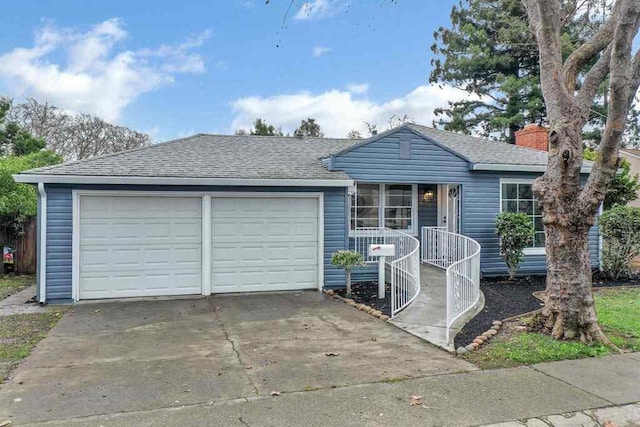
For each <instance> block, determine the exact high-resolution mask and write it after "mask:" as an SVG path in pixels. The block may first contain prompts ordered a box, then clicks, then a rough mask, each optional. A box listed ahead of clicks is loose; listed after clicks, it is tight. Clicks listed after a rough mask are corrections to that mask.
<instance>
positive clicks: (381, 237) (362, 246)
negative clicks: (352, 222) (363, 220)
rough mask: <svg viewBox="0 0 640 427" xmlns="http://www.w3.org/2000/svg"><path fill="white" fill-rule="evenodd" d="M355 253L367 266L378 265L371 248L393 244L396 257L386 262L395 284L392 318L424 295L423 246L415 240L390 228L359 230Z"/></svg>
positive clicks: (392, 295)
mask: <svg viewBox="0 0 640 427" xmlns="http://www.w3.org/2000/svg"><path fill="white" fill-rule="evenodd" d="M354 238H355V250H356V251H358V252H360V253H361V254H362V255H363V256H364V259H365V262H367V263H377V261H378V258H377V257H370V256H369V254H368V249H369V245H373V244H376V245H379V244H387V245H388V244H391V245H395V247H396V254H395V256H393V257H387V258H386V271H387V277H388V279H389V282H390V284H391V317H394V316H395V315H396V314H398V313H399V312H400V311H402V310H403V309H404V308H406V307H407V306H408V305H409V304H411V303H412V302H413V300H415V299H416V297H417V296H418V294H419V293H420V242H419V241H418V239H416V238H415V237H413V236H411V235H409V234H406V233H403V232H401V231H397V230H392V229H390V228H377V227H375V228H373V227H372V228H358V229H357V230H356V231H355V232H354Z"/></svg>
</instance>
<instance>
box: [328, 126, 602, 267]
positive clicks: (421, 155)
mask: <svg viewBox="0 0 640 427" xmlns="http://www.w3.org/2000/svg"><path fill="white" fill-rule="evenodd" d="M401 140H402V141H410V142H411V156H410V159H405V160H401V159H400V155H399V153H400V144H399V143H400V141H401ZM333 164H334V168H335V169H336V170H342V171H344V172H346V173H347V174H348V175H349V176H350V177H351V178H353V179H354V180H356V181H359V182H390V183H418V184H460V185H461V192H462V199H461V206H462V207H461V212H460V219H461V232H462V233H463V234H465V235H467V236H469V237H471V238H473V239H475V240H476V241H478V243H480V245H481V247H482V252H481V261H480V263H481V270H482V272H483V274H493V275H495V274H506V273H507V269H506V266H505V264H504V261H503V260H502V257H501V256H500V240H499V238H498V236H497V235H496V233H495V222H496V216H497V215H498V213H499V212H500V179H501V178H513V179H534V178H537V177H538V176H540V174H536V173H518V172H508V173H506V172H482V171H472V170H470V169H469V163H468V162H467V161H466V160H464V159H462V158H460V157H458V156H456V155H455V154H453V153H451V152H450V151H448V150H446V149H444V148H442V147H440V146H439V145H437V144H435V143H433V141H431V140H429V139H427V138H424V137H422V136H419V135H417V134H415V133H413V132H411V131H410V130H407V129H401V130H399V131H398V132H395V133H393V134H390V135H388V136H386V137H384V138H381V139H378V140H375V141H372V142H371V143H369V144H365V145H361V146H358V147H356V148H354V149H353V150H351V151H349V152H347V153H344V154H342V155H340V156H336V157H335V158H334V161H333ZM420 187H421V188H422V189H424V188H425V187H424V186H422V185H421V186H420ZM419 194H420V195H421V194H423V191H421V192H420V193H419ZM423 207H424V208H427V210H428V209H429V208H430V209H431V210H430V212H429V213H428V214H427V213H424V212H421V211H420V210H419V214H418V216H419V221H418V222H419V224H420V225H421V226H423V225H435V224H436V223H437V217H435V216H437V204H436V203H435V202H434V204H433V206H431V207H427V206H423ZM434 209H435V210H434ZM434 217H435V218H434ZM597 236H598V231H597V228H596V227H593V228H592V229H591V230H590V233H589V249H590V254H591V261H592V265H594V266H596V265H597V263H598V237H597ZM521 271H522V272H523V273H526V274H542V273H545V272H546V259H545V256H544V255H526V256H525V258H524V262H523V264H522V267H521ZM356 278H358V276H356Z"/></svg>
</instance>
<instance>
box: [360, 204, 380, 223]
mask: <svg viewBox="0 0 640 427" xmlns="http://www.w3.org/2000/svg"><path fill="white" fill-rule="evenodd" d="M378 211H379V209H378V208H377V207H376V208H372V207H364V208H361V207H360V206H358V219H360V218H374V219H376V220H377V219H378ZM377 225H378V224H376V226H377Z"/></svg>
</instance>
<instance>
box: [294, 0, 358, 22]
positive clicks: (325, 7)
mask: <svg viewBox="0 0 640 427" xmlns="http://www.w3.org/2000/svg"><path fill="white" fill-rule="evenodd" d="M347 4H348V2H345V1H344V0H310V1H308V2H305V3H303V4H302V6H300V9H299V10H298V12H297V13H296V14H295V16H294V19H297V20H303V21H305V20H313V19H322V18H327V17H329V16H333V15H335V14H336V13H337V12H338V11H339V10H340V7H341V6H343V5H347Z"/></svg>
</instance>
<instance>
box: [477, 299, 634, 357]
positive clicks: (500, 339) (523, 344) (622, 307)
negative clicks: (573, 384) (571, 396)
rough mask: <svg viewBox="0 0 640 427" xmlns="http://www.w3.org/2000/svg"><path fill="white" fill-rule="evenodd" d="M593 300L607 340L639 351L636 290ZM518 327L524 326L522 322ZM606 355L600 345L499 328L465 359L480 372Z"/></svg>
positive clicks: (604, 347)
mask: <svg viewBox="0 0 640 427" xmlns="http://www.w3.org/2000/svg"><path fill="white" fill-rule="evenodd" d="M593 297H594V300H595V306H596V310H597V312H598V323H599V324H600V326H601V327H602V329H603V331H604V332H605V334H606V335H607V337H608V338H609V339H610V340H611V341H612V342H613V343H614V344H615V345H617V346H618V347H619V348H622V349H626V350H631V351H640V304H639V303H638V302H639V301H640V289H607V290H601V291H598V292H594V295H593ZM520 323H522V324H524V325H525V326H528V325H527V323H526V322H523V321H521V322H520ZM507 328H508V326H507ZM507 330H508V329H507ZM610 352H611V349H610V348H608V347H606V346H604V345H601V344H593V345H587V344H583V343H580V342H577V341H558V340H555V339H553V338H551V337H550V336H548V335H542V334H537V333H524V332H523V333H519V332H511V331H508V332H506V333H505V329H504V328H503V332H501V333H500V334H498V336H497V338H496V339H495V340H494V341H491V342H489V344H487V345H486V346H483V347H482V348H481V349H480V350H477V351H473V352H470V353H467V354H466V355H465V358H466V359H467V360H469V361H471V362H473V363H475V364H477V365H478V366H480V367H481V368H502V367H510V366H517V365H522V364H526V365H530V364H534V363H541V362H550V361H554V360H566V359H579V358H584V357H597V356H604V355H606V354H609V353H610Z"/></svg>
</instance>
